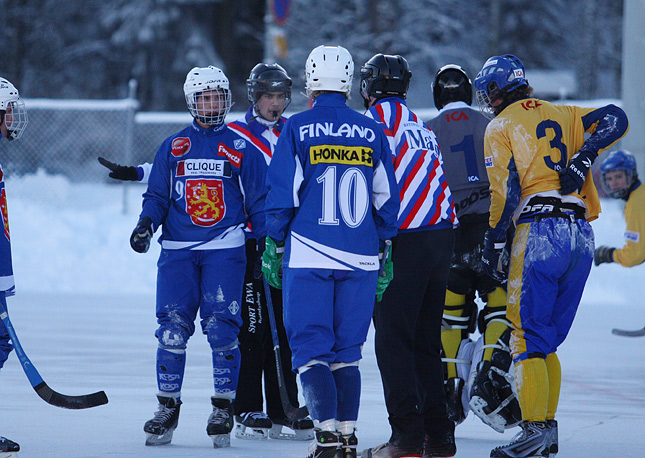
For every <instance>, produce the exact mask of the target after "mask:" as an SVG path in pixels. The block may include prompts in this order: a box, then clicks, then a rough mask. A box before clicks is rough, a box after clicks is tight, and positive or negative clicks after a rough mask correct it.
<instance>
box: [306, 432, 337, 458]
mask: <svg viewBox="0 0 645 458" xmlns="http://www.w3.org/2000/svg"><path fill="white" fill-rule="evenodd" d="M315 435H316V440H315V441H314V442H313V443H312V444H311V447H310V449H309V454H308V455H307V458H340V457H341V456H342V455H341V448H340V434H339V433H337V432H333V431H320V430H316V431H315Z"/></svg>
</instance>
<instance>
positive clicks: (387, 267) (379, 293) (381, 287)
mask: <svg viewBox="0 0 645 458" xmlns="http://www.w3.org/2000/svg"><path fill="white" fill-rule="evenodd" d="M390 246H391V242H390V241H389V240H386V242H385V248H384V250H383V253H382V257H381V263H382V264H381V269H379V274H378V280H376V302H381V299H383V293H384V292H385V289H386V288H387V287H388V285H389V284H390V282H391V281H392V279H393V278H394V264H392V256H390ZM383 258H385V260H383Z"/></svg>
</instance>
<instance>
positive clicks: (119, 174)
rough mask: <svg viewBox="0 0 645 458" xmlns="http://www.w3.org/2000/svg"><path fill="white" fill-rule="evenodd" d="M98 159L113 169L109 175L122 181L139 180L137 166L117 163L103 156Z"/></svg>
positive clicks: (103, 164)
mask: <svg viewBox="0 0 645 458" xmlns="http://www.w3.org/2000/svg"><path fill="white" fill-rule="evenodd" d="M98 159H99V162H100V163H101V165H102V166H104V167H107V168H108V169H110V170H111V172H110V174H109V175H108V176H109V177H110V178H114V179H115V180H121V181H139V174H138V173H137V168H136V167H133V166H129V167H128V166H125V165H119V164H115V163H114V162H110V161H108V160H107V159H105V158H103V157H99V158H98Z"/></svg>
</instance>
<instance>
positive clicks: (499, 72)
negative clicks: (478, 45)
mask: <svg viewBox="0 0 645 458" xmlns="http://www.w3.org/2000/svg"><path fill="white" fill-rule="evenodd" d="M528 84H529V82H528V81H527V79H526V77H525V73H524V65H523V64H522V61H520V60H519V59H518V58H517V57H515V56H513V55H512V54H505V55H503V56H495V57H491V58H490V59H488V60H487V61H486V63H485V64H484V67H483V68H482V69H481V70H480V72H479V73H478V74H477V77H476V78H475V89H476V93H475V97H476V98H477V104H478V105H479V108H480V109H481V111H482V113H484V114H485V115H486V116H488V117H489V118H493V117H495V114H496V113H495V109H494V107H493V106H492V104H493V103H495V102H496V101H497V100H498V99H499V98H500V97H502V96H504V94H507V93H509V92H511V91H513V90H515V89H517V88H519V87H522V86H528Z"/></svg>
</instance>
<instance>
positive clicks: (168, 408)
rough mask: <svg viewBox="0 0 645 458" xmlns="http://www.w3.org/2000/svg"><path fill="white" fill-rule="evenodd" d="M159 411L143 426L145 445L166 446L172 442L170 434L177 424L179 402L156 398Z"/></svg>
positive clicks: (171, 399) (160, 397) (172, 399)
mask: <svg viewBox="0 0 645 458" xmlns="http://www.w3.org/2000/svg"><path fill="white" fill-rule="evenodd" d="M157 399H158V400H159V410H157V412H155V416H154V418H152V419H151V420H148V421H147V422H146V424H145V425H144V426H143V431H144V432H145V433H146V445H166V444H169V443H170V441H171V440H172V433H173V432H174V431H175V429H177V424H178V423H179V408H180V407H181V401H177V400H176V399H175V398H167V397H164V396H157Z"/></svg>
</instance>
